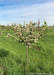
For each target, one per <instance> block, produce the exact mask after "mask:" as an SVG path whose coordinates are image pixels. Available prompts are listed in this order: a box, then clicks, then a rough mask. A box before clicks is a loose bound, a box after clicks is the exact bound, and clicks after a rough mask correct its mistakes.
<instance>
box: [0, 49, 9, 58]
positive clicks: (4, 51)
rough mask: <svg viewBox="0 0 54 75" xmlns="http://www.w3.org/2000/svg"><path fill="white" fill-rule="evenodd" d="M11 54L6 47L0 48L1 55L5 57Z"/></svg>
mask: <svg viewBox="0 0 54 75" xmlns="http://www.w3.org/2000/svg"><path fill="white" fill-rule="evenodd" d="M8 55H9V51H7V50H5V49H0V57H1V58H4V57H7V56H8Z"/></svg>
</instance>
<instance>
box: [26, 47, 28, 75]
mask: <svg viewBox="0 0 54 75" xmlns="http://www.w3.org/2000/svg"><path fill="white" fill-rule="evenodd" d="M26 53H27V75H28V47H27V52H26Z"/></svg>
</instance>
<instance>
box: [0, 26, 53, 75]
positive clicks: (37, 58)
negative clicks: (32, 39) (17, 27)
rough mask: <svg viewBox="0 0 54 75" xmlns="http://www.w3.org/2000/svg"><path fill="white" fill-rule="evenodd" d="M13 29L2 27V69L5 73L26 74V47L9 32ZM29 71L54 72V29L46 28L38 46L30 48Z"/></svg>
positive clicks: (0, 58) (0, 69) (6, 74)
mask: <svg viewBox="0 0 54 75" xmlns="http://www.w3.org/2000/svg"><path fill="white" fill-rule="evenodd" d="M8 33H11V34H12V35H15V34H14V32H13V30H11V29H8V28H4V29H2V28H1V27H0V71H1V73H2V74H3V73H4V75H26V70H27V65H26V47H25V44H24V43H18V41H15V40H14V39H12V38H7V37H6V36H7V34H8ZM28 63H29V65H28V66H29V72H32V73H49V75H50V73H54V29H48V30H46V32H45V34H43V35H42V37H41V38H40V39H39V40H38V43H37V44H36V48H29V52H28Z"/></svg>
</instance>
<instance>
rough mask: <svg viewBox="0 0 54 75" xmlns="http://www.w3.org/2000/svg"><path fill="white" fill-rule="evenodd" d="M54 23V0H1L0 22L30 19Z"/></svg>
mask: <svg viewBox="0 0 54 75" xmlns="http://www.w3.org/2000/svg"><path fill="white" fill-rule="evenodd" d="M38 19H40V22H41V24H43V21H44V20H46V21H47V23H48V25H53V24H54V0H0V24H5V25H7V24H8V23H9V24H10V23H17V24H19V23H20V24H23V22H24V20H25V22H26V23H28V22H29V21H33V22H37V21H38Z"/></svg>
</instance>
